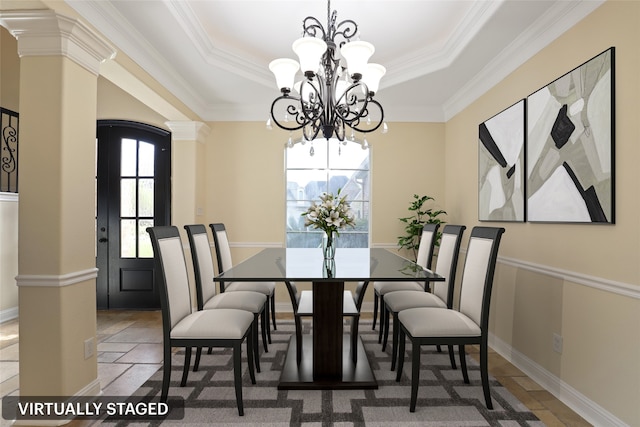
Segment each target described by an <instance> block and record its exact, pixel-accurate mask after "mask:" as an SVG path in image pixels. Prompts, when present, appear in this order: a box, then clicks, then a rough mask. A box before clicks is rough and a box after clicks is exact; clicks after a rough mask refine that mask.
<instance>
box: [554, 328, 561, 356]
mask: <svg viewBox="0 0 640 427" xmlns="http://www.w3.org/2000/svg"><path fill="white" fill-rule="evenodd" d="M553 351H555V352H556V353H559V354H562V335H559V334H555V333H554V334H553Z"/></svg>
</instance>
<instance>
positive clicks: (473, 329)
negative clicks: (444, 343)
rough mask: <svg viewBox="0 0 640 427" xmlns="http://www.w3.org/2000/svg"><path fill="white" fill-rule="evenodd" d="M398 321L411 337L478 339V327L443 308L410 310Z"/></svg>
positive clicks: (458, 314) (466, 318) (399, 315)
mask: <svg viewBox="0 0 640 427" xmlns="http://www.w3.org/2000/svg"><path fill="white" fill-rule="evenodd" d="M398 320H400V323H402V324H403V325H404V327H405V328H406V329H407V331H408V332H409V333H410V334H411V336H413V337H478V336H480V326H478V325H477V324H475V323H474V322H473V320H471V319H470V318H468V317H467V316H465V315H464V314H462V313H460V312H458V311H456V310H449V309H445V308H434V307H423V308H410V309H408V310H403V311H401V312H400V313H398Z"/></svg>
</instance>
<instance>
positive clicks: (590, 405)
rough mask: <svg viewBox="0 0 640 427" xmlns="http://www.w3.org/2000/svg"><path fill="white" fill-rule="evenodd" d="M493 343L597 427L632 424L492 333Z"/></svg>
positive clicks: (517, 366) (497, 349)
mask: <svg viewBox="0 0 640 427" xmlns="http://www.w3.org/2000/svg"><path fill="white" fill-rule="evenodd" d="M489 346H490V347H491V348H492V349H494V350H495V351H496V352H497V353H498V354H500V355H501V356H502V357H504V358H505V359H506V360H508V361H509V362H510V363H511V364H512V365H513V366H515V367H516V368H518V369H520V370H521V371H522V372H524V373H525V374H526V375H527V376H528V377H529V378H531V379H532V380H533V381H535V382H536V383H538V384H539V385H540V386H542V387H543V388H544V389H545V390H547V391H548V392H549V393H551V394H553V395H554V396H555V397H556V398H558V399H559V400H560V401H561V402H562V403H564V404H565V405H567V406H568V407H570V408H571V409H572V410H573V411H575V412H576V413H577V414H578V415H580V416H581V417H583V418H584V419H585V420H587V421H588V422H589V423H591V424H593V425H594V426H608V427H614V426H620V427H625V426H628V424H626V423H624V422H623V421H622V420H620V419H618V418H617V417H616V416H615V415H613V414H612V413H610V412H608V411H607V410H606V409H604V408H603V407H601V406H600V405H598V404H597V403H596V402H594V401H592V400H590V399H589V398H587V397H586V396H585V395H583V394H582V393H580V392H579V391H578V390H576V389H575V388H573V387H571V386H570V385H569V384H567V383H566V382H564V381H562V380H561V379H560V378H558V377H556V376H555V375H553V374H552V373H551V372H549V371H547V370H546V369H544V368H543V367H542V366H540V365H538V364H537V363H535V362H534V361H533V360H531V359H529V358H528V357H527V356H525V355H524V354H522V353H520V352H519V351H517V350H515V349H513V347H511V346H510V345H508V344H507V343H505V342H504V341H502V340H501V339H500V338H498V337H496V336H495V335H494V334H492V333H489Z"/></svg>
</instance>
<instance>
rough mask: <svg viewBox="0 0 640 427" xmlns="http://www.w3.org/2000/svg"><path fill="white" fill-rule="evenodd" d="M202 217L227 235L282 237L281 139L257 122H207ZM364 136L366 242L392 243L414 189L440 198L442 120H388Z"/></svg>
mask: <svg viewBox="0 0 640 427" xmlns="http://www.w3.org/2000/svg"><path fill="white" fill-rule="evenodd" d="M209 126H210V127H211V134H210V135H209V139H208V141H207V157H206V165H205V168H206V183H207V185H206V192H207V193H206V200H207V203H206V214H205V221H208V222H224V223H225V224H226V226H227V230H228V233H229V239H230V240H231V241H232V242H244V243H269V244H278V245H284V239H285V221H284V213H285V191H284V189H285V175H284V156H285V142H286V140H287V138H288V133H287V132H285V131H280V130H277V129H274V130H272V131H268V130H266V128H265V125H264V123H236V122H227V123H223V122H215V123H209ZM390 128H391V130H390V131H389V133H388V134H382V133H379V132H377V133H373V134H371V135H368V136H367V140H368V141H369V142H370V143H371V145H372V148H371V158H372V164H371V171H372V181H373V184H372V189H373V190H372V191H373V193H372V195H371V201H372V214H371V215H372V244H374V245H381V244H382V245H386V244H395V243H396V241H397V236H399V235H400V234H401V233H402V223H401V222H400V221H398V218H399V217H401V216H407V214H408V211H407V207H408V206H409V204H410V203H411V201H412V198H413V195H414V194H416V193H417V194H429V195H431V196H433V197H435V198H436V201H437V202H438V203H437V204H436V205H434V206H439V207H440V206H442V205H444V163H443V161H442V160H443V158H444V150H445V147H444V125H443V124H442V123H392V124H390Z"/></svg>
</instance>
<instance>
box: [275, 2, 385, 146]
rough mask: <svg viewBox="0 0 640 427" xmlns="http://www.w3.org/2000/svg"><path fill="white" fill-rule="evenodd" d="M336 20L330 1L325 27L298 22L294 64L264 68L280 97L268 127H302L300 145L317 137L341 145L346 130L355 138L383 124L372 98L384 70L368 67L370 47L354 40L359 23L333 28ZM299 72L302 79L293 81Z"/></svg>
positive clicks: (279, 61)
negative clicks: (278, 90) (273, 77)
mask: <svg viewBox="0 0 640 427" xmlns="http://www.w3.org/2000/svg"><path fill="white" fill-rule="evenodd" d="M336 18H337V12H336V11H335V10H334V11H333V12H331V2H330V0H329V1H327V26H326V28H325V27H323V26H322V24H321V23H320V21H318V19H316V18H314V17H312V16H308V17H306V18H305V19H304V20H303V21H302V37H301V38H299V39H297V40H295V41H294V42H293V45H292V48H293V51H294V52H295V53H296V54H297V55H298V59H299V61H295V60H293V59H289V58H280V59H276V60H274V61H272V62H271V63H270V64H269V69H270V70H271V71H272V72H273V74H274V75H275V78H276V84H277V85H278V88H279V89H280V92H281V95H280V96H279V97H277V98H276V99H275V100H274V101H273V103H272V104H271V112H270V117H269V120H268V121H267V127H268V128H270V127H271V121H272V120H273V122H274V123H275V124H276V125H277V126H278V127H280V128H281V129H285V130H288V131H297V130H300V129H302V136H303V139H302V142H303V143H304V142H305V141H312V140H314V139H316V137H317V136H318V134H320V133H321V135H322V137H324V138H326V139H327V140H329V139H330V138H336V139H338V140H339V141H343V142H344V143H345V144H346V141H345V134H346V128H349V129H350V130H351V135H350V137H349V138H350V139H351V140H355V135H354V131H358V132H364V133H368V132H373V131H375V130H376V129H378V128H379V127H380V126H381V125H383V123H384V110H383V109H382V106H381V105H380V103H379V102H378V101H376V100H375V99H374V95H375V93H376V91H377V90H378V86H379V84H380V79H381V78H382V76H383V75H384V74H385V72H386V69H385V68H384V67H383V66H382V65H379V64H371V63H368V60H369V58H370V57H371V56H372V55H373V53H374V51H375V48H374V47H373V45H372V44H371V43H367V42H365V41H360V40H357V39H356V38H359V34H358V25H357V24H356V23H355V22H354V21H352V20H350V19H349V20H345V21H342V22H340V23H339V24H337V25H336ZM352 39H355V40H353V41H352ZM338 49H339V53H340V55H341V57H342V60H341V58H340V57H338ZM298 70H301V71H302V73H303V78H302V80H300V81H298V82H296V83H294V81H295V78H296V74H297V72H298ZM292 91H295V94H294V93H293V92H292ZM386 130H387V125H386V123H384V125H383V132H386ZM290 141H291V138H290ZM365 145H368V143H367V142H366V139H365V144H363V148H364V147H365Z"/></svg>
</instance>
